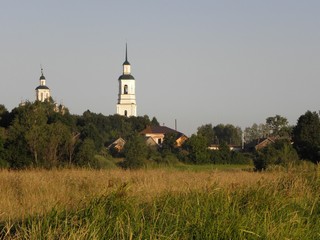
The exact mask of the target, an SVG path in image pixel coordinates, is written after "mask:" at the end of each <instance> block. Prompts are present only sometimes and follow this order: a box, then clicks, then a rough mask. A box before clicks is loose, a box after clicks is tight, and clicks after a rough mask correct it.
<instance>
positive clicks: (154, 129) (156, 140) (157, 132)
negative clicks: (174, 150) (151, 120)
mask: <svg viewBox="0 0 320 240" xmlns="http://www.w3.org/2000/svg"><path fill="white" fill-rule="evenodd" d="M169 133H173V134H176V135H177V139H176V146H177V147H181V146H182V144H183V143H184V142H185V141H186V140H187V139H188V137H187V136H186V135H185V134H183V133H181V132H178V131H176V130H174V129H171V128H168V127H165V126H148V127H147V128H145V129H144V130H143V131H141V132H140V134H141V135H143V136H145V137H146V141H147V144H148V145H151V146H155V145H158V146H161V145H162V143H163V140H164V137H165V135H166V134H169Z"/></svg>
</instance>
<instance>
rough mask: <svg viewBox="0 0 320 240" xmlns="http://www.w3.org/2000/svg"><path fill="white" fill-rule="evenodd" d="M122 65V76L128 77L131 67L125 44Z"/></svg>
mask: <svg viewBox="0 0 320 240" xmlns="http://www.w3.org/2000/svg"><path fill="white" fill-rule="evenodd" d="M122 65H123V74H125V75H130V74H131V65H130V63H129V62H128V46H127V43H126V59H125V61H124V63H123V64H122Z"/></svg>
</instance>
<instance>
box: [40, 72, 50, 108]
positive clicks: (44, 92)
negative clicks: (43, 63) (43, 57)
mask: <svg viewBox="0 0 320 240" xmlns="http://www.w3.org/2000/svg"><path fill="white" fill-rule="evenodd" d="M39 81H40V85H39V86H38V87H37V88H36V100H37V101H40V102H44V101H46V100H49V99H50V97H51V95H50V88H48V87H47V86H46V78H45V77H44V75H43V69H42V68H41V76H40V79H39Z"/></svg>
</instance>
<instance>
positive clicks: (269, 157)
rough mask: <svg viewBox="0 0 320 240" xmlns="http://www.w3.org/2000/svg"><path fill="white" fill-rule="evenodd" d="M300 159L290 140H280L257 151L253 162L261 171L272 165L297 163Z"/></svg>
mask: <svg viewBox="0 0 320 240" xmlns="http://www.w3.org/2000/svg"><path fill="white" fill-rule="evenodd" d="M298 160H299V157H298V154H297V152H296V150H295V149H294V148H293V146H292V145H291V143H290V142H289V141H288V140H278V141H276V142H275V143H274V144H270V145H268V146H267V147H265V148H263V149H262V150H260V151H257V152H256V154H255V157H254V161H253V163H254V166H255V168H256V170H258V171H261V170H266V169H267V168H268V167H270V166H272V165H281V166H285V167H287V166H288V165H290V164H295V163H296V162H297V161H298Z"/></svg>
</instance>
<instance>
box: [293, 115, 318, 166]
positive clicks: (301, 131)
mask: <svg viewBox="0 0 320 240" xmlns="http://www.w3.org/2000/svg"><path fill="white" fill-rule="evenodd" d="M293 142H294V147H295V148H296V150H297V152H298V154H299V155H300V157H301V158H304V159H308V160H311V161H312V162H314V163H317V162H319V160H320V158H319V151H320V118H319V114H318V113H316V112H311V111H307V112H306V113H305V114H304V115H301V116H300V117H299V119H298V122H297V125H296V126H295V127H294V128H293Z"/></svg>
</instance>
